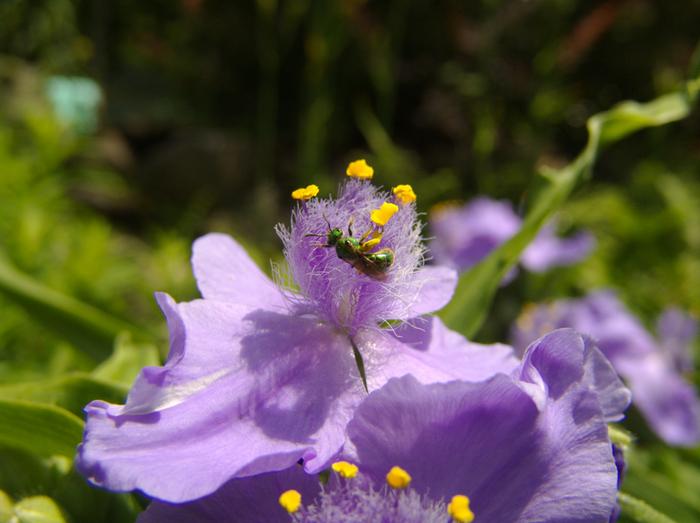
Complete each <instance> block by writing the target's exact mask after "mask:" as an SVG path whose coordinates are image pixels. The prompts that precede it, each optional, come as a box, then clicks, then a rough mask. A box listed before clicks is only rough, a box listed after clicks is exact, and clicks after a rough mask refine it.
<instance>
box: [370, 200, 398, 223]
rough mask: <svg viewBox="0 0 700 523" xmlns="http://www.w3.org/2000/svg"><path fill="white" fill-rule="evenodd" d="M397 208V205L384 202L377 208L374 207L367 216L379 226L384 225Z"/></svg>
mask: <svg viewBox="0 0 700 523" xmlns="http://www.w3.org/2000/svg"><path fill="white" fill-rule="evenodd" d="M398 210H399V207H398V205H396V204H393V203H389V202H384V203H383V204H382V206H381V207H380V208H379V209H375V210H373V211H372V212H371V214H370V215H369V218H370V220H372V221H373V222H374V223H376V224H377V225H379V226H380V227H384V226H385V225H386V224H387V222H388V221H389V220H390V219H391V217H392V216H394V214H396V212H397V211H398Z"/></svg>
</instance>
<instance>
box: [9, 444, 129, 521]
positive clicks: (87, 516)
mask: <svg viewBox="0 0 700 523" xmlns="http://www.w3.org/2000/svg"><path fill="white" fill-rule="evenodd" d="M63 459H64V460H65V461H68V459H67V458H63ZM0 488H2V489H4V490H5V492H6V493H7V494H8V495H9V497H10V499H11V498H13V497H14V498H15V499H17V498H22V497H24V496H26V495H27V493H32V494H36V495H38V494H41V495H46V496H49V497H50V498H51V499H53V500H55V501H56V503H58V504H59V505H60V506H61V508H62V509H63V511H64V513H65V514H66V516H67V518H68V519H69V520H70V521H73V522H80V521H86V522H93V521H99V522H100V523H133V521H134V520H135V519H136V515H137V514H138V513H139V512H140V511H141V510H142V508H141V507H140V506H139V504H138V503H137V498H136V496H135V495H132V494H115V493H113V492H107V491H105V490H101V489H96V488H94V487H91V486H90V485H89V484H88V482H87V481H85V478H84V477H82V476H81V475H79V474H78V473H77V472H76V471H75V470H74V469H71V468H70V467H69V470H66V469H65V467H64V466H63V465H62V464H61V465H57V463H56V459H55V458H51V459H41V458H39V457H38V456H36V455H35V454H31V453H29V452H25V451H22V450H17V449H10V448H7V447H0ZM0 497H1V496H0ZM0 502H1V500H0ZM3 521H7V520H4V519H2V517H0V522H3Z"/></svg>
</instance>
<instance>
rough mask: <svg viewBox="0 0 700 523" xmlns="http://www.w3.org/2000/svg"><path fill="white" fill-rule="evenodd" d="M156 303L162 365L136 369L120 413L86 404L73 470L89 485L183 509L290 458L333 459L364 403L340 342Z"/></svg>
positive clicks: (323, 329) (285, 321) (289, 325)
mask: <svg viewBox="0 0 700 523" xmlns="http://www.w3.org/2000/svg"><path fill="white" fill-rule="evenodd" d="M163 303H164V304H165V306H164V309H165V310H166V314H167V315H168V319H169V325H170V326H171V329H172V330H171V333H172V348H171V354H170V356H169V359H168V362H167V363H166V365H165V366H164V367H155V368H154V367H150V368H146V369H144V370H143V371H142V373H141V375H140V376H139V378H138V379H137V381H136V383H135V385H134V387H133V389H132V392H131V393H130V395H129V398H128V401H127V404H126V406H124V407H121V406H116V405H110V404H107V403H105V402H102V401H95V402H92V403H91V404H89V405H88V406H87V407H86V412H87V414H88V419H87V425H86V432H85V438H84V442H83V443H82V444H81V446H80V447H79V456H78V466H79V468H80V469H81V471H82V472H83V473H84V474H85V475H86V476H88V477H89V478H90V479H91V481H93V482H94V483H96V484H98V485H102V486H105V487H107V488H110V489H112V490H119V491H126V490H132V489H136V488H138V489H140V490H142V491H143V492H145V493H146V494H148V495H149V496H152V497H156V498H159V499H163V500H167V501H173V502H180V501H189V500H192V499H196V498H199V497H202V496H205V495H207V494H210V493H212V492H213V491H215V490H216V489H217V488H219V487H220V486H221V485H222V484H223V483H225V482H226V481H228V480H229V479H231V478H233V477H243V476H247V475H252V474H256V473H261V472H267V471H271V470H280V469H283V468H287V467H289V466H291V465H292V464H293V463H295V462H296V461H297V460H298V459H300V458H304V459H305V461H306V467H307V470H309V471H310V472H314V471H317V470H319V469H320V468H322V467H323V466H324V465H326V463H327V462H328V461H329V460H330V458H331V457H332V456H333V455H335V454H336V453H337V452H338V451H339V449H340V447H341V446H342V444H343V441H344V430H345V426H346V424H347V422H348V420H349V418H350V417H351V416H352V412H353V410H354V408H355V407H356V405H357V404H358V403H359V402H360V401H361V400H362V399H363V397H364V396H365V392H364V390H363V389H362V386H361V381H360V378H359V375H358V373H357V367H356V364H355V361H354V359H353V356H352V350H351V347H350V345H349V343H348V340H347V337H346V336H345V335H343V334H340V333H337V332H336V331H334V330H333V329H331V328H329V327H327V326H325V325H323V324H321V323H319V322H318V321H317V320H314V319H310V318H299V317H292V316H286V315H282V314H279V313H276V312H271V311H264V310H250V309H247V308H245V307H241V306H238V305H235V304H231V303H221V302H214V301H211V300H199V301H194V302H190V303H182V304H178V305H175V304H174V303H173V302H172V301H168V300H164V302H163ZM202 383H205V385H202ZM149 398H150V400H149Z"/></svg>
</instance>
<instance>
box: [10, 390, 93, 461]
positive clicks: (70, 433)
mask: <svg viewBox="0 0 700 523" xmlns="http://www.w3.org/2000/svg"><path fill="white" fill-rule="evenodd" d="M82 435H83V422H82V421H81V420H80V419H79V418H78V417H76V416H74V415H73V414H71V413H70V412H68V411H66V410H64V409H62V408H60V407H54V406H52V405H41V404H37V403H30V402H28V401H17V400H0V444H2V445H7V446H10V447H14V448H18V449H23V450H26V451H28V452H32V453H34V454H37V455H39V456H43V457H50V456H53V455H62V456H67V457H70V458H72V457H73V456H74V454H75V447H76V445H77V444H78V443H79V442H80V440H81V439H82Z"/></svg>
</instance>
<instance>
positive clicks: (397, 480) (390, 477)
mask: <svg viewBox="0 0 700 523" xmlns="http://www.w3.org/2000/svg"><path fill="white" fill-rule="evenodd" d="M386 482H387V483H388V484H389V486H390V487H391V488H393V489H397V490H398V489H404V488H406V487H408V486H409V485H410V484H411V476H410V474H409V473H408V472H406V471H405V470H404V469H402V468H401V467H391V470H390V471H389V472H388V473H387V475H386Z"/></svg>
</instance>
